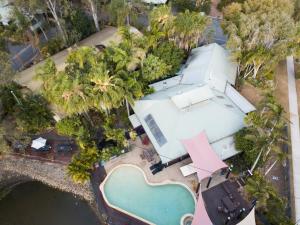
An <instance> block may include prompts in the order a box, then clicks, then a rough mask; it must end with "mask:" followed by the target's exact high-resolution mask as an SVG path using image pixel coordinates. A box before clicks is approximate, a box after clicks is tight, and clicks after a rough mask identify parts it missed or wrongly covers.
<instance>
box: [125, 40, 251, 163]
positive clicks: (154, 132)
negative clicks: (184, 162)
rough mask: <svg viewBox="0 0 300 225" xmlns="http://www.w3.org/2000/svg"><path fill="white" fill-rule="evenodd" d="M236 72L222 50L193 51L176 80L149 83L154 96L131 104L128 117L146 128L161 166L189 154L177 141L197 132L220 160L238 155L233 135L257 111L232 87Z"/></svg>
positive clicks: (203, 48) (133, 122)
mask: <svg viewBox="0 0 300 225" xmlns="http://www.w3.org/2000/svg"><path fill="white" fill-rule="evenodd" d="M236 69H237V66H236V64H234V63H233V62H231V61H230V58H229V55H228V52H227V51H226V50H225V49H224V48H222V47H221V46H219V45H217V44H210V45H206V46H203V47H199V48H195V49H193V50H192V52H191V55H190V56H189V58H188V60H187V62H186V64H185V65H184V66H183V68H182V69H181V71H180V72H179V75H178V76H175V77H173V78H170V79H167V80H163V81H161V82H158V83H155V84H152V85H151V86H152V87H153V88H154V89H155V90H156V92H155V93H153V94H150V95H147V96H145V97H144V98H142V99H141V100H139V101H136V102H135V104H134V106H133V107H132V108H133V110H134V113H135V114H133V115H131V116H130V117H129V119H130V120H131V122H132V124H133V126H134V127H135V128H136V127H138V126H142V127H143V128H144V130H145V132H146V133H147V135H148V137H149V139H150V140H151V142H152V144H153V146H154V147H155V149H156V151H157V153H158V154H159V155H160V158H161V160H162V162H163V163H165V164H167V163H172V162H176V161H178V160H180V158H181V157H182V156H185V155H187V152H186V150H185V148H184V146H183V145H182V143H181V140H183V139H188V138H190V137H193V136H195V135H197V134H199V133H200V132H201V131H205V132H206V134H207V138H208V141H209V143H210V144H211V146H212V148H213V149H214V151H215V152H216V153H217V155H218V156H219V157H220V158H221V159H222V160H224V159H227V158H229V157H232V156H234V155H236V154H237V153H238V152H237V151H236V149H235V146H234V141H233V135H234V134H235V133H236V132H237V131H238V130H240V129H241V128H243V127H244V117H245V115H246V113H248V112H250V111H253V110H255V108H254V106H253V105H251V104H250V103H249V102H248V101H247V100H246V99H245V98H244V97H243V96H241V95H240V94H239V93H238V92H237V91H236V90H235V89H234V88H233V87H232V85H234V84H235V80H236Z"/></svg>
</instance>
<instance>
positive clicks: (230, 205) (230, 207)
mask: <svg viewBox="0 0 300 225" xmlns="http://www.w3.org/2000/svg"><path fill="white" fill-rule="evenodd" d="M221 201H222V203H223V204H224V206H225V207H226V208H227V209H228V210H229V212H233V211H234V210H235V209H236V207H235V205H234V204H233V202H232V201H231V199H230V198H229V197H228V196H225V197H224V198H222V200H221Z"/></svg>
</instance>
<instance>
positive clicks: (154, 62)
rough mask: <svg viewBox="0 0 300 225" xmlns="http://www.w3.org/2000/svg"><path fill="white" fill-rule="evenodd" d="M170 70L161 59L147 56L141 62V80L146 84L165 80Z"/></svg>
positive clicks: (150, 55)
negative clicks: (146, 82)
mask: <svg viewBox="0 0 300 225" xmlns="http://www.w3.org/2000/svg"><path fill="white" fill-rule="evenodd" d="M170 68H171V66H169V65H167V64H166V63H165V62H164V61H163V60H162V59H160V58H159V57H157V56H154V55H152V54H149V55H148V56H147V58H146V59H145V60H144V62H143V69H142V70H143V78H144V79H145V80H146V81H148V82H151V81H154V80H159V79H161V78H165V77H166V76H167V75H168V73H169V71H170Z"/></svg>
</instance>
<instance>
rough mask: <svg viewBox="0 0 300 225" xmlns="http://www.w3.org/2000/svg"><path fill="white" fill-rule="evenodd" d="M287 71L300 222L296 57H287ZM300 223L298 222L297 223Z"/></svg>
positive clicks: (296, 201)
mask: <svg viewBox="0 0 300 225" xmlns="http://www.w3.org/2000/svg"><path fill="white" fill-rule="evenodd" d="M287 72H288V84H289V109H290V121H291V125H290V127H291V144H292V164H293V165H292V166H293V167H292V168H293V184H294V199H295V220H296V221H298V222H299V224H300V132H299V115H298V104H297V91H296V83H295V71H294V59H293V57H292V56H289V57H287ZM297 224H298V223H297Z"/></svg>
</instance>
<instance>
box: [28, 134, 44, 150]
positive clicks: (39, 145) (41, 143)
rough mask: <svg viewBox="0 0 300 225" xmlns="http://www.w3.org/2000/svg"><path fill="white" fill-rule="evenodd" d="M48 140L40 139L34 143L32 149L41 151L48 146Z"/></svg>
mask: <svg viewBox="0 0 300 225" xmlns="http://www.w3.org/2000/svg"><path fill="white" fill-rule="evenodd" d="M46 142H47V140H46V139H45V138H42V137H39V138H37V139H35V140H33V141H32V143H31V148H33V149H36V150H39V149H40V148H42V147H44V146H45V145H46Z"/></svg>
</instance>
